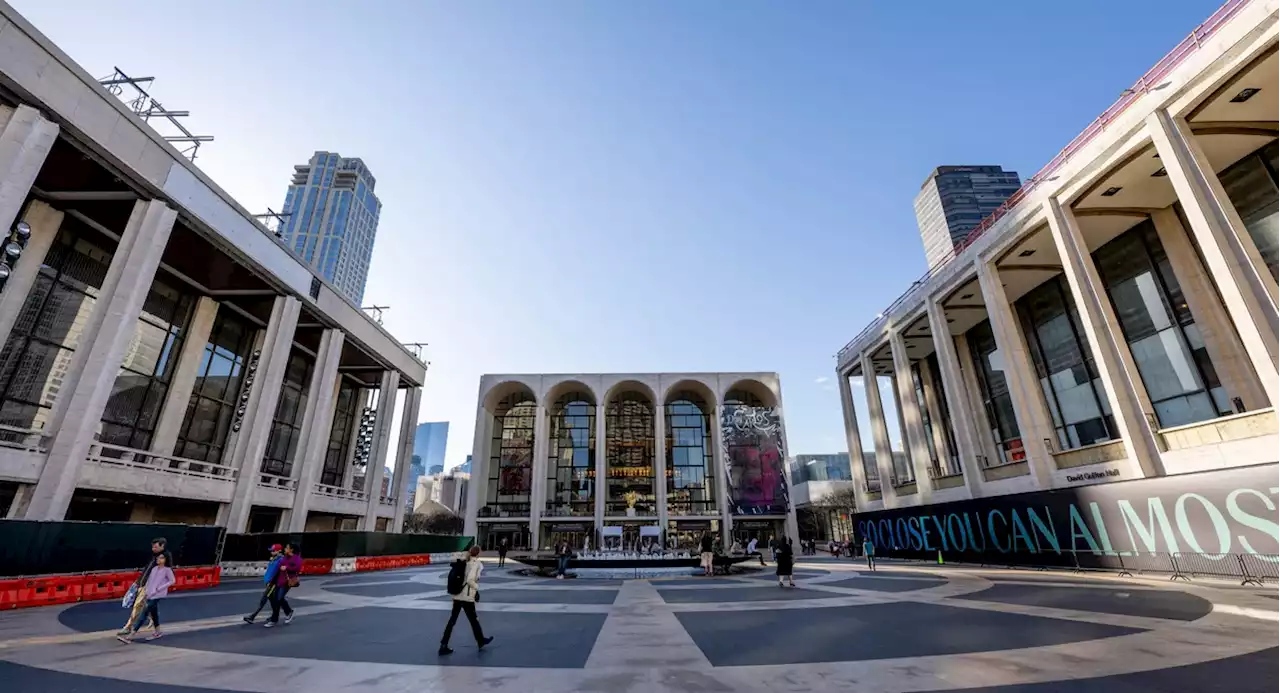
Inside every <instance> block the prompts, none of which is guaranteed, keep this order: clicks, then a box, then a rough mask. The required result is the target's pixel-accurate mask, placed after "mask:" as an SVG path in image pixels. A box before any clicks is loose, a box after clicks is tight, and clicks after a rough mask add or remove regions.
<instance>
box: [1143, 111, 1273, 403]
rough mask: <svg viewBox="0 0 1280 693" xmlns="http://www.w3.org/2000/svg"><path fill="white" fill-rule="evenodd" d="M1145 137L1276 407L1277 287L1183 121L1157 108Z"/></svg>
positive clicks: (1270, 400) (1149, 121)
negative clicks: (1156, 154)
mask: <svg viewBox="0 0 1280 693" xmlns="http://www.w3.org/2000/svg"><path fill="white" fill-rule="evenodd" d="M1147 132H1148V134H1150V135H1151V140H1152V142H1154V143H1155V145H1156V151H1157V152H1158V153H1159V154H1160V161H1161V162H1163V163H1164V167H1165V171H1166V172H1167V173H1168V174H1169V182H1170V183H1172V184H1173V189H1174V191H1175V192H1177V194H1178V201H1179V202H1181V203H1182V209H1183V211H1184V212H1185V213H1186V216H1187V223H1189V224H1190V225H1191V231H1192V233H1194V234H1195V237H1196V241H1197V242H1198V244H1199V246H1200V252H1201V253H1202V254H1203V255H1204V259H1205V264H1207V265H1208V267H1209V273H1210V275H1211V276H1212V277H1213V279H1214V281H1216V282H1217V284H1218V291H1219V293H1220V294H1221V295H1222V302H1223V303H1224V304H1226V308H1227V313H1228V314H1229V315H1230V316H1231V320H1232V322H1233V323H1234V326H1235V328H1236V332H1237V333H1238V334H1239V335H1240V341H1241V342H1242V343H1243V344H1244V348H1245V351H1246V352H1247V353H1248V354H1249V360H1250V361H1251V362H1252V364H1253V369H1254V372H1256V373H1257V375H1258V381H1259V382H1261V384H1262V387H1263V388H1264V389H1265V390H1266V393H1267V400H1268V402H1270V404H1271V406H1280V401H1278V400H1280V382H1278V381H1280V373H1278V372H1277V368H1276V358H1277V354H1276V352H1277V349H1278V348H1280V347H1278V346H1277V342H1280V327H1278V325H1277V323H1280V314H1277V310H1276V304H1277V299H1276V293H1277V287H1276V282H1275V281H1273V279H1272V277H1271V273H1270V272H1269V271H1268V270H1267V268H1266V266H1265V265H1263V263H1262V258H1261V257H1260V256H1259V255H1258V249H1257V248H1256V247H1254V245H1253V242H1252V241H1251V240H1250V239H1249V237H1248V236H1249V234H1248V231H1246V230H1245V226H1244V222H1243V221H1241V220H1240V214H1239V213H1238V212H1236V208H1235V206H1234V205H1232V204H1231V199H1230V198H1229V197H1227V193H1226V191H1225V190H1223V188H1222V183H1221V182H1220V181H1219V180H1218V176H1217V175H1216V174H1215V173H1214V172H1213V167H1212V166H1211V165H1210V164H1209V160H1208V158H1207V157H1206V156H1205V153H1204V150H1203V149H1201V147H1200V143H1199V142H1198V141H1196V137H1195V135H1194V134H1192V132H1191V127H1190V126H1189V125H1187V122H1186V121H1185V120H1183V119H1182V118H1175V117H1174V116H1172V115H1170V114H1169V112H1168V111H1165V110H1163V109H1162V110H1159V111H1156V112H1155V113H1152V114H1151V115H1150V116H1148V117H1147Z"/></svg>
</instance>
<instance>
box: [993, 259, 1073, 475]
mask: <svg viewBox="0 0 1280 693" xmlns="http://www.w3.org/2000/svg"><path fill="white" fill-rule="evenodd" d="M974 264H975V266H976V269H977V270H978V283H979V284H980V285H981V286H982V298H983V302H984V303H986V306H987V317H988V319H989V320H990V321H991V331H992V333H993V334H994V335H995V339H996V348H997V349H999V350H1000V356H1001V360H1002V361H1003V364H1002V365H1003V366H1004V377H1005V380H1006V382H1008V384H1009V394H1010V396H1011V397H1012V398H1013V411H1014V416H1015V418H1016V420H1017V422H1018V431H1019V432H1020V434H1021V437H1022V447H1023V452H1024V454H1025V455H1026V458H1027V465H1028V467H1029V468H1030V470H1031V473H1032V475H1033V476H1034V477H1035V479H1036V484H1037V485H1038V486H1039V487H1040V488H1049V485H1050V484H1051V482H1052V479H1053V477H1052V472H1053V469H1054V466H1053V456H1052V455H1051V454H1050V452H1049V450H1050V449H1049V448H1048V447H1047V446H1046V445H1045V440H1051V439H1052V438H1053V437H1054V435H1055V434H1054V431H1053V422H1052V420H1051V419H1050V418H1049V411H1048V409H1047V408H1046V406H1045V402H1044V395H1043V394H1042V392H1041V391H1040V383H1039V382H1038V381H1037V380H1036V373H1035V369H1034V368H1033V367H1032V366H1031V356H1030V355H1029V354H1028V353H1027V346H1026V342H1025V341H1024V340H1023V339H1022V331H1021V330H1020V329H1019V327H1018V319H1017V317H1016V316H1015V315H1014V313H1013V305H1012V304H1010V303H1009V297H1008V295H1006V294H1005V292H1004V284H1002V283H1001V282H1000V274H999V270H997V269H996V268H995V266H994V265H992V264H991V263H990V262H987V261H986V260H982V259H979V260H978V261H977V262H975V263H974Z"/></svg>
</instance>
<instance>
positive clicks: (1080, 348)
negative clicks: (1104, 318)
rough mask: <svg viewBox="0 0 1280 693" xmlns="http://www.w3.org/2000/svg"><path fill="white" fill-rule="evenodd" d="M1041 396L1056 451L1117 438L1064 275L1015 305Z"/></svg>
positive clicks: (1055, 278)
mask: <svg viewBox="0 0 1280 693" xmlns="http://www.w3.org/2000/svg"><path fill="white" fill-rule="evenodd" d="M1015 308H1016V310H1017V312H1018V317H1019V318H1020V319H1021V320H1022V331H1023V333H1024V334H1025V335H1026V338H1027V346H1029V347H1030V349H1029V351H1030V352H1031V363H1032V365H1033V366H1034V367H1035V369H1036V378H1038V379H1039V381H1040V391H1041V393H1042V394H1043V395H1044V399H1045V402H1046V403H1047V404H1048V405H1049V414H1050V416H1052V417H1053V427H1054V429H1055V431H1056V432H1057V438H1058V449H1059V450H1071V449H1074V448H1078V447H1081V446H1084V445H1092V444H1094V443H1103V442H1106V441H1109V440H1114V439H1115V438H1117V437H1118V436H1117V433H1116V427H1115V420H1114V419H1113V418H1112V416H1111V409H1110V405H1109V403H1108V401H1107V393H1106V391H1105V390H1103V385H1102V381H1101V380H1100V379H1099V377H1098V373H1097V368H1096V367H1095V364H1094V361H1093V352H1091V351H1090V350H1089V345H1088V343H1087V342H1086V341H1085V339H1084V337H1083V336H1082V334H1081V329H1080V316H1079V315H1077V314H1076V307H1075V302H1074V300H1073V299H1072V297H1071V294H1070V288H1069V287H1068V286H1067V280H1066V277H1065V276H1064V275H1058V276H1056V277H1054V278H1053V279H1050V280H1049V281H1047V282H1045V283H1043V284H1041V285H1040V286H1038V287H1036V288H1034V289H1032V290H1031V291H1029V292H1027V294H1026V295H1025V296H1023V297H1022V298H1020V299H1018V301H1017V303H1016V304H1015Z"/></svg>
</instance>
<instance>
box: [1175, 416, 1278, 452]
mask: <svg viewBox="0 0 1280 693" xmlns="http://www.w3.org/2000/svg"><path fill="white" fill-rule="evenodd" d="M1277 421H1278V419H1277V415H1276V410H1275V409H1272V408H1270V407H1268V408H1267V409H1259V410H1258V411H1251V412H1245V413H1244V414H1235V415H1232V416H1223V417H1221V418H1217V419H1209V420H1207V421H1198V422H1196V423H1193V424H1187V425H1185V426H1174V427H1172V428H1162V429H1160V430H1159V431H1157V433H1158V434H1159V435H1160V438H1161V439H1162V440H1163V441H1164V444H1165V448H1166V449H1167V450H1185V449H1187V448H1194V447H1200V446H1201V445H1214V444H1217V443H1225V442H1229V441H1232V440H1242V439H1244V438H1256V437H1259V436H1265V435H1274V434H1276V433H1277V431H1278V430H1280V426H1278V425H1277Z"/></svg>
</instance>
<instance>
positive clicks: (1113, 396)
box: [1045, 198, 1164, 478]
mask: <svg viewBox="0 0 1280 693" xmlns="http://www.w3.org/2000/svg"><path fill="white" fill-rule="evenodd" d="M1045 212H1046V213H1047V215H1048V217H1049V231H1050V233H1051V235H1052V236H1053V243H1054V245H1055V246H1056V247H1057V249H1058V257H1059V258H1061V259H1062V269H1063V271H1064V273H1065V274H1066V277H1067V284H1068V285H1069V286H1070V287H1071V297H1072V299H1073V300H1074V301H1075V304H1076V308H1077V311H1076V312H1077V314H1078V315H1079V317H1080V330H1081V331H1082V332H1084V335H1085V338H1086V339H1087V340H1088V341H1089V351H1091V352H1092V353H1093V363H1094V367H1096V368H1097V369H1098V378H1099V379H1100V380H1101V381H1102V384H1103V389H1104V390H1106V393H1107V400H1108V402H1109V403H1110V405H1111V413H1112V418H1113V419H1114V420H1115V423H1116V432H1117V433H1118V434H1119V436H1120V438H1121V439H1123V440H1124V447H1125V452H1126V453H1127V454H1126V457H1127V458H1128V462H1127V463H1126V466H1127V467H1128V469H1127V471H1128V476H1129V477H1130V478H1137V477H1148V476H1159V475H1161V474H1163V473H1164V465H1163V464H1161V462H1160V447H1159V445H1158V444H1157V443H1156V439H1155V435H1154V434H1153V433H1152V432H1151V428H1150V426H1148V425H1147V421H1148V419H1149V418H1150V419H1152V420H1154V418H1155V415H1154V413H1153V409H1152V407H1151V402H1150V400H1149V399H1148V398H1147V392H1146V389H1145V388H1144V387H1143V385H1142V378H1141V376H1140V375H1139V374H1138V367H1137V365H1135V364H1134V362H1133V354H1132V353H1131V352H1130V351H1129V345H1128V343H1127V342H1125V340H1124V333H1123V332H1121V331H1120V323H1119V322H1118V321H1117V320H1116V315H1115V312H1114V311H1113V310H1112V308H1111V300H1110V299H1109V298H1108V297H1107V290H1106V287H1104V286H1103V284H1102V279H1101V278H1100V277H1099V276H1098V268H1097V266H1095V265H1094V263H1093V256H1092V255H1090V254H1089V247H1088V246H1087V245H1086V244H1085V240H1084V236H1082V235H1081V234H1080V226H1079V225H1078V224H1077V223H1076V219H1075V215H1074V214H1072V213H1071V210H1069V209H1067V208H1065V207H1063V206H1062V205H1061V204H1059V203H1058V201H1057V200H1056V199H1054V198H1050V199H1049V200H1047V201H1046V202H1045Z"/></svg>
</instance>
